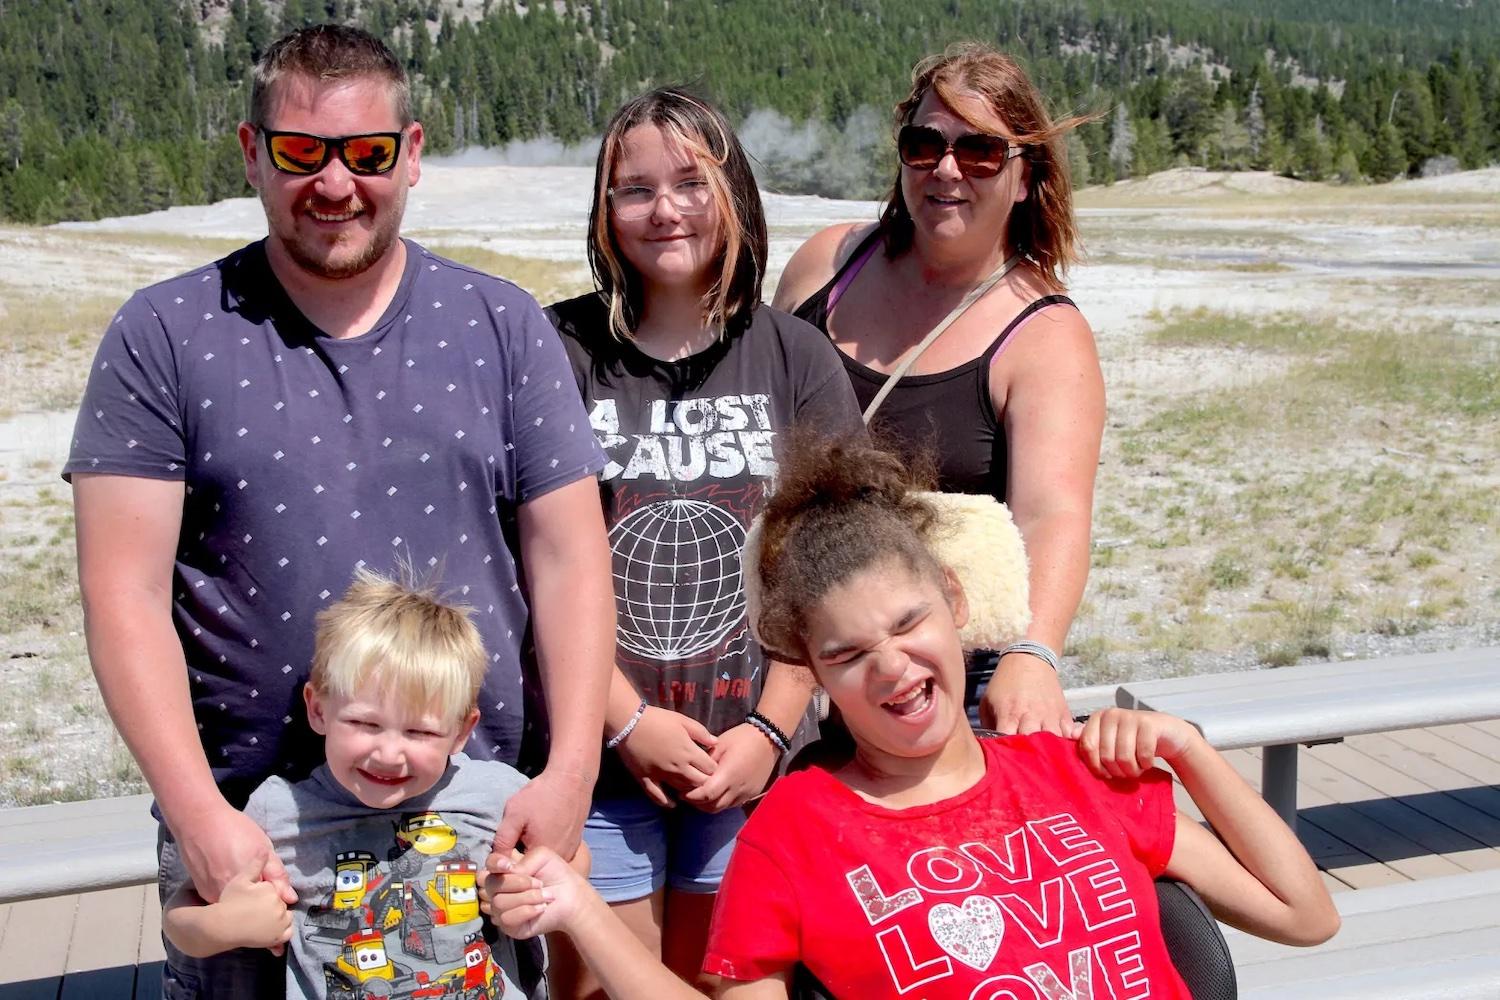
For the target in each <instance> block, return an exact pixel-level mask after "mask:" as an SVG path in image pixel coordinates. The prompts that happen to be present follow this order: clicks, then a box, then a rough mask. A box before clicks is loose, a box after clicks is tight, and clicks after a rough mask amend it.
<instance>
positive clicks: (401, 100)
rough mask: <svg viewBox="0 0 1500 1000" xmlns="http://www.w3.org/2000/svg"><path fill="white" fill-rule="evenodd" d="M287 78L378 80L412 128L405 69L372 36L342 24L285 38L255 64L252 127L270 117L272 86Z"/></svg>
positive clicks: (302, 30) (404, 123)
mask: <svg viewBox="0 0 1500 1000" xmlns="http://www.w3.org/2000/svg"><path fill="white" fill-rule="evenodd" d="M285 76H303V77H308V78H310V79H314V80H320V81H327V80H347V79H353V78H358V77H375V78H376V79H380V80H384V81H386V83H388V84H389V85H390V88H391V99H392V102H393V103H394V104H395V108H396V117H397V118H398V119H399V120H400V123H401V127H402V128H405V127H406V126H408V125H410V124H411V123H412V113H411V86H410V84H408V83H407V80H406V70H405V68H404V67H402V65H401V62H400V60H398V59H397V58H396V57H395V55H394V54H393V53H392V52H391V50H390V49H389V48H387V47H386V44H385V43H384V42H382V41H381V40H380V39H378V38H376V37H375V36H374V35H372V34H370V33H369V32H368V31H361V30H360V29H359V28H351V27H349V26H347V25H343V24H314V25H311V26H310V27H306V28H298V29H297V30H296V31H293V32H291V33H290V34H287V35H283V36H282V37H280V38H278V39H277V40H276V41H275V42H272V43H271V47H270V48H268V49H266V51H265V54H264V55H262V56H261V57H260V62H258V63H256V64H255V72H254V74H253V76H252V79H251V84H250V123H251V124H252V125H255V126H257V127H260V128H264V127H265V126H266V124H267V121H266V118H267V116H269V115H270V113H271V98H272V91H273V87H274V85H275V84H276V82H277V81H278V80H280V79H281V78H282V77H285Z"/></svg>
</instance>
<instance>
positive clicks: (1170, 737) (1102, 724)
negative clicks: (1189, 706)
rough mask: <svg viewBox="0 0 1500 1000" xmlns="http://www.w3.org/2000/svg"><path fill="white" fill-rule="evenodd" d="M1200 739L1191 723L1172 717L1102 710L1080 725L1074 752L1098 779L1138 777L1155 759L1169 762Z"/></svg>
mask: <svg viewBox="0 0 1500 1000" xmlns="http://www.w3.org/2000/svg"><path fill="white" fill-rule="evenodd" d="M1202 739H1203V737H1202V736H1200V735H1199V733H1198V730H1196V729H1194V728H1193V726H1192V724H1191V723H1189V722H1185V721H1183V720H1182V719H1179V718H1177V717H1176V716H1174V715H1166V714H1164V713H1162V712H1138V711H1133V710H1131V709H1125V708H1106V709H1104V710H1103V711H1101V712H1095V713H1094V714H1093V715H1091V716H1089V721H1088V722H1087V723H1085V724H1084V725H1083V727H1082V732H1081V733H1080V734H1079V735H1078V753H1079V756H1081V757H1082V758H1083V760H1084V763H1086V764H1087V765H1088V767H1089V770H1091V771H1093V772H1094V773H1095V774H1097V775H1099V777H1101V778H1138V777H1140V776H1141V773H1142V772H1144V771H1146V770H1147V769H1148V768H1150V767H1151V766H1152V765H1153V763H1155V761H1156V758H1158V757H1160V758H1162V759H1163V760H1165V761H1167V762H1169V763H1170V762H1171V761H1174V760H1176V759H1177V758H1178V757H1180V756H1182V755H1183V754H1184V753H1186V752H1187V751H1188V750H1189V749H1190V748H1191V747H1192V746H1193V745H1194V743H1195V741H1199V742H1201V741H1202Z"/></svg>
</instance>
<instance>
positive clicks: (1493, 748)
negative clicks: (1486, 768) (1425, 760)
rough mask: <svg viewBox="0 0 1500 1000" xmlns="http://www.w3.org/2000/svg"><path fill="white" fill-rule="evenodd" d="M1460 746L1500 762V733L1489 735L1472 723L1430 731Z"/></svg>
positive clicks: (1437, 727)
mask: <svg viewBox="0 0 1500 1000" xmlns="http://www.w3.org/2000/svg"><path fill="white" fill-rule="evenodd" d="M1428 732H1430V733H1433V734H1435V735H1437V736H1441V737H1442V738H1443V739H1445V740H1448V741H1450V742H1453V743H1457V744H1458V745H1459V746H1461V747H1464V748H1466V749H1469V750H1472V751H1474V752H1475V753H1477V754H1483V755H1484V756H1486V757H1488V758H1489V759H1490V760H1500V733H1487V732H1485V731H1484V730H1483V729H1480V728H1479V727H1477V726H1474V725H1471V724H1470V723H1467V722H1465V723H1459V724H1457V725H1452V726H1434V727H1432V728H1431V729H1429V730H1428Z"/></svg>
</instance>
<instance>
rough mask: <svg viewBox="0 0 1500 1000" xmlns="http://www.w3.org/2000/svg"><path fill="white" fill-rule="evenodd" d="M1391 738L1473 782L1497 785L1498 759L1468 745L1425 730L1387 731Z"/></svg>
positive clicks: (1499, 773)
mask: <svg viewBox="0 0 1500 1000" xmlns="http://www.w3.org/2000/svg"><path fill="white" fill-rule="evenodd" d="M1386 735H1387V736H1388V737H1389V738H1390V739H1391V740H1392V741H1394V742H1396V743H1400V744H1402V745H1403V746H1408V747H1410V748H1411V749H1413V750H1415V751H1417V752H1418V753H1420V754H1425V755H1426V756H1428V757H1430V758H1432V759H1433V760H1440V761H1442V762H1443V764H1445V765H1446V766H1448V767H1451V768H1452V769H1453V770H1455V771H1457V772H1459V773H1460V774H1466V775H1468V776H1469V777H1470V778H1471V779H1472V780H1473V781H1474V782H1475V783H1476V784H1481V785H1500V760H1492V759H1490V758H1489V757H1486V756H1485V755H1484V754H1482V753H1475V752H1474V751H1473V750H1470V749H1469V748H1468V747H1463V746H1459V745H1458V744H1457V743H1454V742H1453V741H1452V740H1446V739H1444V738H1443V737H1441V736H1438V735H1437V734H1436V733H1431V732H1428V731H1427V730H1425V729H1405V730H1402V731H1400V732H1396V733H1388V734H1386Z"/></svg>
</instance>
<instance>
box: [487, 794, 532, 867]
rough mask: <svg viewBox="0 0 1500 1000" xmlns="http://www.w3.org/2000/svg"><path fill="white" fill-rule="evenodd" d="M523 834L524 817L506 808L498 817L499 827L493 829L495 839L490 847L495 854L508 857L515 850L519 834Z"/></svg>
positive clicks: (524, 829)
mask: <svg viewBox="0 0 1500 1000" xmlns="http://www.w3.org/2000/svg"><path fill="white" fill-rule="evenodd" d="M511 801H512V802H514V801H515V800H514V799H512V800H511ZM525 832H526V819H525V817H523V816H521V815H519V814H517V813H515V812H512V811H511V810H510V809H509V808H507V809H506V810H505V815H503V816H501V817H500V825H499V826H498V827H496V829H495V839H494V840H493V841H491V842H490V847H491V849H492V850H493V851H494V852H495V853H496V854H502V855H506V856H509V854H510V852H511V851H514V850H515V849H516V844H518V843H520V840H521V834H523V833H525Z"/></svg>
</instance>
